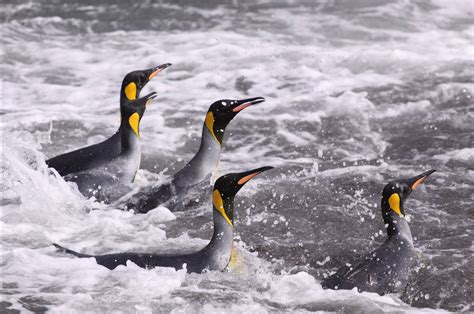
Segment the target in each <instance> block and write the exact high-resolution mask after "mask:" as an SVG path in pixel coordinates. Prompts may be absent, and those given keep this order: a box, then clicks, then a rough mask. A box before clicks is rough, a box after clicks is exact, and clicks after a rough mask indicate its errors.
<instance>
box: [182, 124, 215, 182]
mask: <svg viewBox="0 0 474 314" xmlns="http://www.w3.org/2000/svg"><path fill="white" fill-rule="evenodd" d="M220 153H221V145H220V144H219V143H218V142H217V141H216V139H215V138H214V137H213V136H212V134H211V133H210V132H209V130H208V129H207V127H206V125H205V124H204V126H203V128H202V136H201V146H200V147H199V150H198V152H197V153H196V155H194V157H193V158H192V159H191V160H190V161H189V162H188V163H187V164H186V166H184V167H183V169H181V170H180V171H179V172H178V173H176V174H175V175H174V178H173V184H174V185H175V186H177V187H178V188H184V187H188V186H192V185H194V184H197V183H199V182H201V181H203V180H204V179H205V178H206V177H207V176H209V175H210V174H212V173H213V172H214V170H215V168H216V167H217V163H218V161H219V156H220Z"/></svg>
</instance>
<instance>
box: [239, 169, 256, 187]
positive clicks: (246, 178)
mask: <svg viewBox="0 0 474 314" xmlns="http://www.w3.org/2000/svg"><path fill="white" fill-rule="evenodd" d="M259 173H260V172H255V173H252V174H249V175H246V176H245V177H243V178H242V179H240V180H239V181H238V182H237V183H238V184H240V185H242V184H245V183H246V182H248V181H249V180H250V179H252V178H253V177H255V176H256V175H258V174H259Z"/></svg>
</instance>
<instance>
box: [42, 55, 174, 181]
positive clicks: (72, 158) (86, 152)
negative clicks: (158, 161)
mask: <svg viewBox="0 0 474 314" xmlns="http://www.w3.org/2000/svg"><path fill="white" fill-rule="evenodd" d="M169 66H171V64H170V63H165V64H162V65H159V66H157V67H154V68H151V69H148V70H140V71H133V72H130V73H128V74H127V75H126V76H125V77H124V79H123V81H122V88H121V90H120V110H121V111H122V109H123V107H124V106H126V105H127V104H128V103H129V102H130V101H133V100H136V99H137V98H138V97H140V91H141V90H142V88H143V87H145V85H146V84H147V83H148V82H149V81H150V80H151V79H152V78H154V77H155V76H156V75H157V74H158V73H159V72H160V71H162V70H164V69H166V68H167V67H169ZM122 121H123V119H122ZM124 127H127V123H125V125H122V124H120V127H119V129H118V130H117V132H116V133H115V134H114V135H112V137H110V138H109V139H107V140H105V141H103V142H101V143H98V144H94V145H91V146H87V147H84V148H81V149H78V150H74V151H71V152H69V153H66V154H62V155H59V156H56V157H53V158H51V159H48V160H47V161H46V164H47V165H48V167H50V168H54V169H56V171H57V172H58V173H59V174H60V175H61V176H65V175H68V174H70V173H75V172H80V171H84V170H87V169H91V168H95V167H98V166H100V165H102V164H104V163H106V162H108V161H109V160H110V159H112V158H115V157H117V156H118V155H120V153H121V152H122V145H121V142H122V137H121V133H122V129H123V128H124Z"/></svg>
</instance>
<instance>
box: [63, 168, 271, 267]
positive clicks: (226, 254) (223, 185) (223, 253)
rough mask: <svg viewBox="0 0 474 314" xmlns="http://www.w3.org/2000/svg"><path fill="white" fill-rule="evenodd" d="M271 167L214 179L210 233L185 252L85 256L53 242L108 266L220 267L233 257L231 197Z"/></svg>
mask: <svg viewBox="0 0 474 314" xmlns="http://www.w3.org/2000/svg"><path fill="white" fill-rule="evenodd" d="M269 169H272V167H262V168H258V169H254V170H251V171H247V172H242V173H231V174H227V175H224V176H222V177H220V178H219V179H217V180H216V183H215V184H214V189H213V191H212V202H213V206H212V207H213V220H214V234H213V236H212V239H211V241H210V242H209V244H208V245H207V246H206V247H204V248H203V249H201V250H199V251H197V252H194V253H187V254H177V255H167V254H155V253H116V254H107V255H88V254H82V253H78V252H74V251H72V250H69V249H66V248H64V247H62V246H60V245H57V244H54V246H56V247H57V248H58V249H59V250H60V251H63V252H65V253H69V254H72V255H75V256H77V257H82V258H95V260H96V262H97V263H98V264H100V265H102V266H105V267H107V268H109V269H114V268H116V267H117V266H119V265H124V266H126V265H127V261H131V262H133V263H135V264H136V265H138V266H140V267H142V268H154V267H174V268H175V269H176V270H179V269H182V268H183V267H186V270H187V272H189V273H201V272H202V271H203V270H224V269H225V268H226V267H227V266H228V265H229V264H230V263H231V262H232V258H233V256H234V255H233V250H234V248H233V237H234V197H235V195H236V194H237V192H238V191H239V190H240V189H241V188H242V186H243V185H244V184H245V183H247V182H248V181H249V180H250V179H252V178H253V177H255V176H256V175H258V174H260V173H262V172H263V171H266V170H269Z"/></svg>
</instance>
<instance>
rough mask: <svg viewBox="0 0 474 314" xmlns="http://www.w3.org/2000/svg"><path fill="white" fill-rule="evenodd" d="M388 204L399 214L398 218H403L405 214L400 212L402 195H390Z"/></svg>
mask: <svg viewBox="0 0 474 314" xmlns="http://www.w3.org/2000/svg"><path fill="white" fill-rule="evenodd" d="M388 204H389V205H390V208H391V209H392V210H393V211H394V212H395V213H397V215H398V216H400V217H403V214H402V212H401V210H400V195H398V193H393V194H392V195H390V197H389V198H388Z"/></svg>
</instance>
